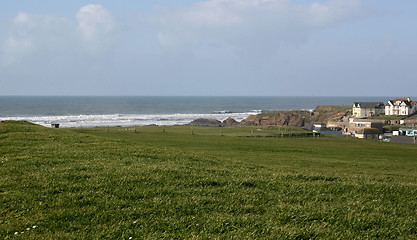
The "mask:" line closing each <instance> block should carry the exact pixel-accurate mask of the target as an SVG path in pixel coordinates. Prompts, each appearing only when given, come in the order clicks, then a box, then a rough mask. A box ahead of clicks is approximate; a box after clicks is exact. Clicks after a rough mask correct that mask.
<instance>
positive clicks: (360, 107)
mask: <svg viewBox="0 0 417 240" xmlns="http://www.w3.org/2000/svg"><path fill="white" fill-rule="evenodd" d="M383 113H384V103H381V102H354V103H353V106H352V115H353V117H355V118H365V117H372V116H373V115H378V114H383Z"/></svg>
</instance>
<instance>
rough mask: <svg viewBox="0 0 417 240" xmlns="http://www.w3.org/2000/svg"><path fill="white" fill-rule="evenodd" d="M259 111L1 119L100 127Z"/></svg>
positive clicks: (175, 122) (221, 117)
mask: <svg viewBox="0 0 417 240" xmlns="http://www.w3.org/2000/svg"><path fill="white" fill-rule="evenodd" d="M258 113H259V111H251V112H244V113H232V112H228V111H217V112H214V113H210V114H183V113H178V114H102V115H60V116H54V115H48V116H14V117H0V120H2V121H4V120H16V121H27V122H32V123H35V124H38V125H42V126H45V127H50V126H51V124H52V123H59V124H60V127H64V128H74V127H100V126H146V125H153V124H155V125H166V126H169V125H184V124H188V123H190V122H191V121H193V120H195V119H198V118H206V119H217V120H219V121H223V120H225V119H227V118H229V117H231V118H234V119H235V120H236V121H242V120H243V119H245V118H247V117H248V116H249V115H252V114H258Z"/></svg>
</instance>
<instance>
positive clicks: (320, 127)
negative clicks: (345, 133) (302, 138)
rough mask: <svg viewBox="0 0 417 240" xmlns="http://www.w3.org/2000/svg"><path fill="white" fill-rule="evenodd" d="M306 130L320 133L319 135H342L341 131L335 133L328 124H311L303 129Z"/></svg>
mask: <svg viewBox="0 0 417 240" xmlns="http://www.w3.org/2000/svg"><path fill="white" fill-rule="evenodd" d="M303 128H304V129H307V130H309V131H312V132H319V133H328V134H338V135H340V134H342V132H341V131H334V130H332V129H330V128H327V127H326V124H324V123H310V124H308V125H306V126H304V127H303Z"/></svg>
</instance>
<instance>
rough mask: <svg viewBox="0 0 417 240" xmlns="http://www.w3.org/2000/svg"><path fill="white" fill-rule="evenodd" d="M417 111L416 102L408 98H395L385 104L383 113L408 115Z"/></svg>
mask: <svg viewBox="0 0 417 240" xmlns="http://www.w3.org/2000/svg"><path fill="white" fill-rule="evenodd" d="M415 112H417V102H416V101H411V99H410V98H396V99H394V100H389V101H388V102H387V104H385V115H402V116H408V115H411V114H413V113H415Z"/></svg>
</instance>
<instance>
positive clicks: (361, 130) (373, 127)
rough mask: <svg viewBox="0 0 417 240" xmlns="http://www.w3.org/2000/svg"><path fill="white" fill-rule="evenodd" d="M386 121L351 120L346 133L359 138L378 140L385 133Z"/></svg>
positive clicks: (345, 130)
mask: <svg viewBox="0 0 417 240" xmlns="http://www.w3.org/2000/svg"><path fill="white" fill-rule="evenodd" d="M384 123H385V120H367V119H357V118H350V119H349V125H348V127H347V128H346V129H344V132H345V133H346V134H351V135H354V136H355V137H358V138H372V139H377V138H378V136H379V135H381V134H382V133H383V129H382V127H383V126H384Z"/></svg>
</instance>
